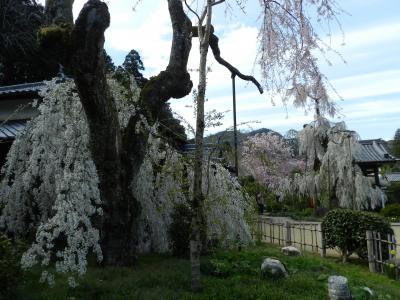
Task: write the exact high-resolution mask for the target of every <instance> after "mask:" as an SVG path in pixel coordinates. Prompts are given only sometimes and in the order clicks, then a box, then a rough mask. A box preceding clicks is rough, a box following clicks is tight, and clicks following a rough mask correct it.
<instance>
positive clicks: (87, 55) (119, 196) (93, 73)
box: [71, 0, 138, 265]
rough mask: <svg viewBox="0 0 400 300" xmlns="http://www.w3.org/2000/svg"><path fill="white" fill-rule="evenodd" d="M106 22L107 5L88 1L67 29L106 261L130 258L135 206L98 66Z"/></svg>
mask: <svg viewBox="0 0 400 300" xmlns="http://www.w3.org/2000/svg"><path fill="white" fill-rule="evenodd" d="M109 24H110V15H109V12H108V8H107V5H106V4H105V3H103V2H101V1H99V0H89V1H88V2H87V3H86V4H85V6H84V7H83V9H82V11H81V13H80V15H79V17H78V19H77V20H76V24H75V28H74V30H73V33H72V38H73V45H74V57H73V62H72V68H71V69H72V70H73V71H74V79H75V83H76V86H77V88H78V92H79V96H80V99H81V102H82V105H83V108H84V110H85V114H86V118H87V121H88V126H89V132H90V136H89V137H90V141H89V146H90V151H91V154H92V158H93V160H94V163H95V164H96V168H97V172H98V175H99V179H100V183H99V188H100V194H101V199H102V205H103V210H104V217H103V220H102V225H101V246H102V250H103V255H104V263H105V264H106V265H129V264H132V263H133V262H134V260H135V238H134V237H135V234H134V231H135V230H134V223H133V220H134V217H135V216H136V215H137V210H138V205H137V203H136V200H135V199H134V198H133V197H132V193H131V192H130V191H129V183H128V182H127V181H126V176H125V175H126V174H125V172H124V171H123V169H122V140H121V132H120V126H119V123H118V113H117V110H116V107H115V103H114V100H113V98H112V97H111V94H110V92H109V90H108V86H107V80H106V76H105V71H104V57H103V45H104V31H105V30H106V29H107V28H108V26H109Z"/></svg>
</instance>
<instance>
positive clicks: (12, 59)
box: [0, 0, 58, 85]
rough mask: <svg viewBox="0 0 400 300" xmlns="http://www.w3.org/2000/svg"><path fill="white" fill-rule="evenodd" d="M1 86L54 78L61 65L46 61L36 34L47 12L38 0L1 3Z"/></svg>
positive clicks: (15, 0)
mask: <svg viewBox="0 0 400 300" xmlns="http://www.w3.org/2000/svg"><path fill="white" fill-rule="evenodd" d="M0 18H1V20H2V21H1V22H0V45H1V47H0V65H1V70H0V73H2V76H0V77H1V78H0V85H9V84H17V83H23V82H34V81H40V80H43V79H48V78H51V77H52V76H55V75H56V74H57V71H58V65H57V64H54V63H53V62H50V61H48V60H46V58H45V57H44V55H43V53H42V51H41V49H40V47H39V45H38V42H37V31H38V29H39V27H40V26H42V25H43V23H44V9H43V7H42V6H41V5H39V4H38V3H37V2H36V1H35V0H3V1H0Z"/></svg>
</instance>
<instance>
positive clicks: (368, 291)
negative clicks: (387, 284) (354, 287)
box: [362, 286, 374, 296]
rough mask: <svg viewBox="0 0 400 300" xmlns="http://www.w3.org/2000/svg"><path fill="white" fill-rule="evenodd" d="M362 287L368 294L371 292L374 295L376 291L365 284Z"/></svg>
mask: <svg viewBox="0 0 400 300" xmlns="http://www.w3.org/2000/svg"><path fill="white" fill-rule="evenodd" d="M362 289H363V290H364V291H366V292H367V293H368V294H370V295H371V296H373V295H374V292H373V291H372V290H371V289H370V288H369V287H367V286H363V287H362Z"/></svg>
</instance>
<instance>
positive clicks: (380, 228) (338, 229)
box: [322, 209, 393, 262]
mask: <svg viewBox="0 0 400 300" xmlns="http://www.w3.org/2000/svg"><path fill="white" fill-rule="evenodd" d="M322 229H323V231H324V234H325V245H326V246H327V247H328V248H339V249H340V250H341V252H342V259H343V262H346V261H347V258H348V257H349V256H350V255H351V254H352V253H357V255H358V256H359V257H360V258H362V259H367V241H366V231H367V230H371V231H376V232H379V233H381V235H383V236H384V237H386V234H388V233H390V234H393V230H392V229H391V228H390V223H389V222H388V221H387V220H386V219H385V218H384V217H382V216H380V215H378V214H376V213H370V212H362V211H354V210H350V209H335V210H332V211H330V212H328V214H327V215H326V216H325V218H324V219H323V222H322Z"/></svg>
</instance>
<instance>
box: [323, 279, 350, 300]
mask: <svg viewBox="0 0 400 300" xmlns="http://www.w3.org/2000/svg"><path fill="white" fill-rule="evenodd" d="M328 292H329V299H330V300H351V293H350V289H349V286H348V284H347V278H346V277H343V276H329V278H328Z"/></svg>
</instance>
